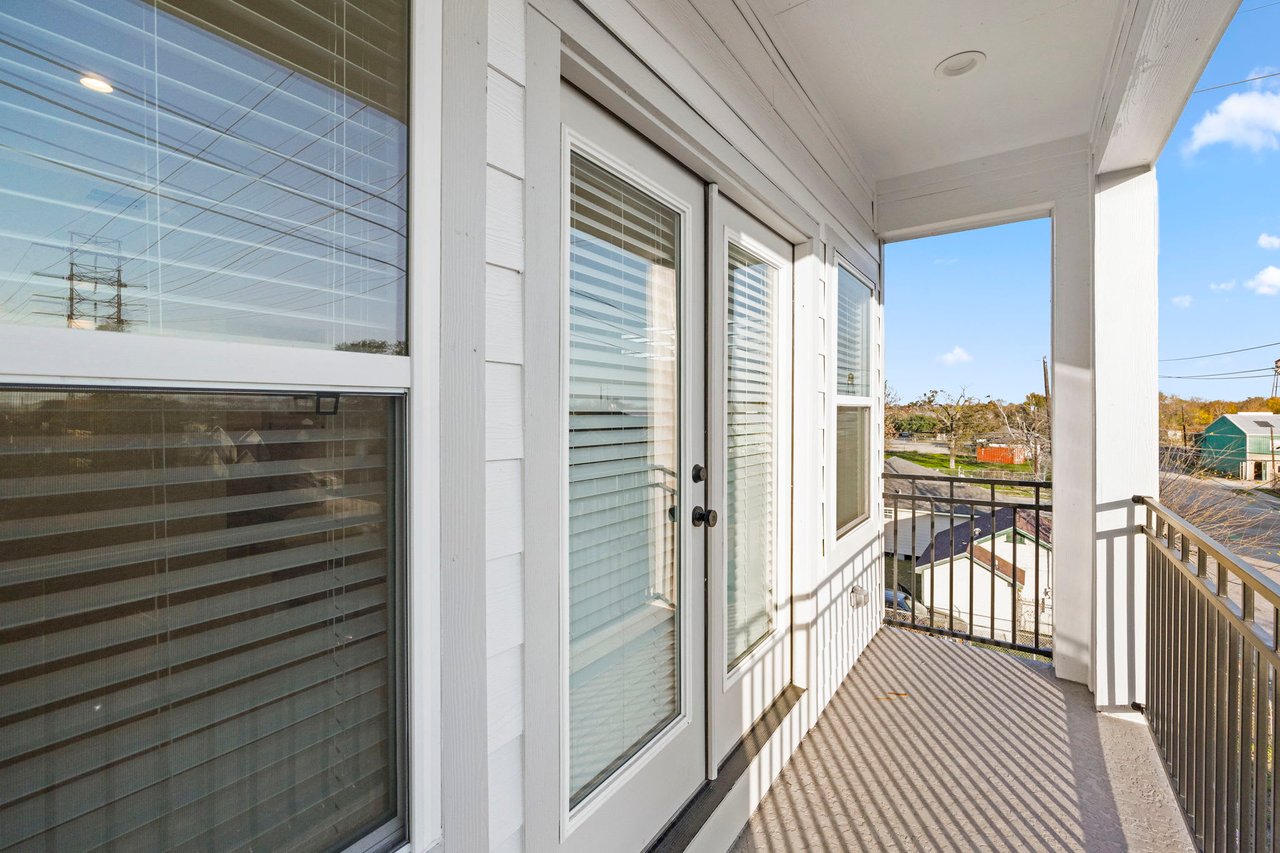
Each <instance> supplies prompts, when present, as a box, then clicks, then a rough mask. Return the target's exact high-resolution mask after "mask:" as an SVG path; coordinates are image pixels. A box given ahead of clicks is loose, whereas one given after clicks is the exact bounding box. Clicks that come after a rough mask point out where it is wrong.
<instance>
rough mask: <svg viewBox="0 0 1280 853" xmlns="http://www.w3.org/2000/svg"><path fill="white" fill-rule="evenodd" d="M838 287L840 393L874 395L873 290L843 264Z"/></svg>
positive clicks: (838, 375) (837, 316) (838, 391)
mask: <svg viewBox="0 0 1280 853" xmlns="http://www.w3.org/2000/svg"><path fill="white" fill-rule="evenodd" d="M837 269H838V270H839V273H838V276H839V281H838V287H837V289H836V299H837V305H836V393H837V394H848V395H851V396H854V397H869V396H871V349H870V347H871V328H870V323H871V290H870V288H868V287H867V286H866V285H865V284H863V283H862V281H861V280H860V279H859V278H858V277H857V276H855V275H854V274H853V273H851V272H849V271H848V270H847V269H845V268H844V267H843V266H837Z"/></svg>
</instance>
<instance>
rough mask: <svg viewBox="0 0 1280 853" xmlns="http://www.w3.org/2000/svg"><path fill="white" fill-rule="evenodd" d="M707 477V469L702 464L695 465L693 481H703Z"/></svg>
mask: <svg viewBox="0 0 1280 853" xmlns="http://www.w3.org/2000/svg"><path fill="white" fill-rule="evenodd" d="M705 479H707V469H706V468H705V467H704V466H702V465H694V466H693V482H695V483H701V482H702V481H703V480H705Z"/></svg>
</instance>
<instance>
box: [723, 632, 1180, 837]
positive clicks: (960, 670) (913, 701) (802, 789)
mask: <svg viewBox="0 0 1280 853" xmlns="http://www.w3.org/2000/svg"><path fill="white" fill-rule="evenodd" d="M730 849H731V850H733V851H736V852H737V853H744V852H745V851H793V850H877V851H879V850H902V851H921V850H930V851H933V850H937V851H941V850H957V851H972V850H1016V851H1030V850H1043V851H1062V850H1087V851H1090V853H1097V851H1113V850H1114V851H1121V850H1133V851H1161V853H1172V852H1173V851H1184V850H1186V851H1191V850H1194V849H1195V848H1194V847H1193V846H1192V843H1191V838H1190V836H1189V835H1188V832H1187V828H1186V824H1185V822H1184V821H1183V818H1182V813H1181V811H1180V810H1179V808H1178V805H1177V802H1176V801H1175V799H1174V795H1173V792H1172V790H1171V789H1170V787H1169V783H1168V781H1167V778H1166V776H1165V773H1164V770H1163V768H1162V767H1161V766H1160V758H1159V756H1158V754H1157V753H1156V748H1155V744H1154V743H1153V742H1152V739H1151V736H1150V734H1149V732H1148V731H1147V728H1146V725H1145V723H1144V722H1142V720H1141V718H1140V717H1139V716H1138V715H1137V714H1099V713H1097V712H1096V711H1095V710H1094V707H1093V699H1092V696H1091V695H1090V694H1089V692H1088V691H1087V690H1086V689H1085V688H1084V687H1082V686H1080V685H1078V684H1072V683H1069V682H1065V681H1059V680H1058V679H1056V678H1055V677H1054V675H1053V671H1052V669H1051V668H1050V667H1049V666H1047V665H1044V664H1036V663H1028V662H1025V661H1023V660H1021V659H1019V658H1016V657H1012V656H1010V655H1006V654H1002V653H1000V652H995V651H988V650H985V649H977V648H973V647H968V646H962V645H959V644H957V643H954V642H951V641H949V640H945V639H941V638H937V637H931V636H927V635H923V634H918V633H914V632H911V631H908V630H904V629H901V628H893V627H888V626H886V627H884V628H882V629H881V630H880V632H879V633H878V634H877V635H876V637H875V639H873V640H872V642H871V644H870V646H868V648H867V650H866V651H865V652H864V653H863V655H862V657H861V658H860V659H859V660H858V663H857V665H855V666H854V668H853V671H852V672H851V673H850V675H849V677H848V678H847V679H846V680H845V682H844V684H842V685H841V686H840V689H839V691H838V692H837V693H836V696H835V698H834V699H833V700H832V702H831V704H830V705H829V706H828V707H827V709H826V711H824V712H823V714H822V716H821V718H819V720H818V724H817V726H816V727H815V728H814V729H813V731H811V732H810V733H809V734H808V736H807V737H806V738H805V739H804V741H803V742H802V743H801V745H800V748H799V749H798V750H797V751H796V753H795V754H794V755H793V756H792V757H791V760H790V762H789V763H788V764H787V766H786V767H785V768H784V769H783V771H782V774H781V775H780V776H779V777H778V779H777V781H776V782H774V784H773V787H772V788H771V789H770V791H769V793H768V795H767V796H766V797H765V799H764V801H763V802H762V803H761V804H760V807H759V808H758V809H757V810H756V812H755V814H754V815H753V816H752V817H751V820H750V822H749V823H748V825H747V827H746V829H744V830H743V833H742V835H741V836H740V837H739V838H738V840H737V841H736V842H735V844H734V845H733V847H732V848H730Z"/></svg>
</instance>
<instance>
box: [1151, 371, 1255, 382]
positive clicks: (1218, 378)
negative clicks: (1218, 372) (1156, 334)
mask: <svg viewBox="0 0 1280 853" xmlns="http://www.w3.org/2000/svg"><path fill="white" fill-rule="evenodd" d="M1268 377H1271V371H1270V370H1268V371H1267V373H1257V374H1253V375H1249V377H1160V378H1161V379H1204V380H1206V382H1217V380H1221V379H1266V378H1268Z"/></svg>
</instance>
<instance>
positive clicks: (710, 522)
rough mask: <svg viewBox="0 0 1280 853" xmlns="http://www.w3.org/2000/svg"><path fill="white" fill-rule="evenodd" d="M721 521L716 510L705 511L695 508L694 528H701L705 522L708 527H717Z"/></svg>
mask: <svg viewBox="0 0 1280 853" xmlns="http://www.w3.org/2000/svg"><path fill="white" fill-rule="evenodd" d="M719 520H720V515H719V514H718V513H717V512H716V511H715V510H714V509H703V508H702V507H700V506H695V507H694V508H693V526H694V527H701V526H702V525H703V523H704V522H705V523H706V525H707V527H715V526H716V522H717V521H719Z"/></svg>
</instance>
